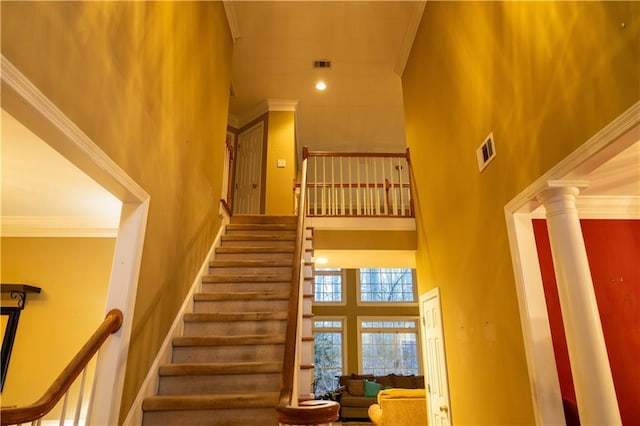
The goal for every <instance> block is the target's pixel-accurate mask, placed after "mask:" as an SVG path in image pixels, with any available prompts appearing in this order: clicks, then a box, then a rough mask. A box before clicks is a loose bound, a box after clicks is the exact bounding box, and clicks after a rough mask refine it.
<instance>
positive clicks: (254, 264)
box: [209, 259, 293, 268]
mask: <svg viewBox="0 0 640 426" xmlns="http://www.w3.org/2000/svg"><path fill="white" fill-rule="evenodd" d="M287 266H288V267H292V266H293V259H265V260H253V259H249V260H246V259H242V260H212V261H211V262H209V267H211V268H238V267H246V268H269V267H287Z"/></svg>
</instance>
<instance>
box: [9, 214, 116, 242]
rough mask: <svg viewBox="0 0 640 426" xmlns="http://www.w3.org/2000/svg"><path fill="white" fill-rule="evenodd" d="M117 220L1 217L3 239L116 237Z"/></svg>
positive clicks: (103, 218) (104, 217)
mask: <svg viewBox="0 0 640 426" xmlns="http://www.w3.org/2000/svg"><path fill="white" fill-rule="evenodd" d="M118 225H119V220H118V219H114V218H113V217H109V216H3V217H2V236H3V237H82V238H87V237H100V238H115V237H117V236H118Z"/></svg>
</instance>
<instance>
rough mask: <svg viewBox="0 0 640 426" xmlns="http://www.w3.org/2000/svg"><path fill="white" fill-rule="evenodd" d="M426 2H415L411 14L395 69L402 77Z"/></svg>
mask: <svg viewBox="0 0 640 426" xmlns="http://www.w3.org/2000/svg"><path fill="white" fill-rule="evenodd" d="M426 3H427V2H426V1H417V2H415V3H414V12H413V15H412V16H411V22H409V24H408V25H407V31H406V32H405V33H404V39H403V40H402V46H401V47H400V52H399V55H398V61H397V62H396V66H395V67H394V69H393V70H394V71H395V73H396V74H398V75H399V76H400V77H402V74H403V73H404V68H405V66H406V65H407V61H408V60H409V55H410V54H411V48H412V47H413V41H414V40H415V38H416V34H417V33H418V28H419V27H420V21H422V14H423V12H424V6H425V4H426Z"/></svg>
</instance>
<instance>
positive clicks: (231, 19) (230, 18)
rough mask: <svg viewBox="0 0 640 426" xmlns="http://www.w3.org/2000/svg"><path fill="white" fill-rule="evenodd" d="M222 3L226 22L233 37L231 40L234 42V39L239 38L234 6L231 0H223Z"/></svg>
mask: <svg viewBox="0 0 640 426" xmlns="http://www.w3.org/2000/svg"><path fill="white" fill-rule="evenodd" d="M222 5H223V6H224V13H225V15H226V16H227V23H228V24H229V31H230V32H231V37H232V38H233V42H234V43H235V42H236V40H237V39H238V38H240V26H239V25H238V17H237V14H236V7H235V5H234V4H233V1H231V0H223V1H222Z"/></svg>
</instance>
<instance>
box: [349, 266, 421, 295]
mask: <svg viewBox="0 0 640 426" xmlns="http://www.w3.org/2000/svg"><path fill="white" fill-rule="evenodd" d="M359 276H360V285H359V289H360V299H359V300H360V302H363V303H415V302H416V286H415V284H414V279H413V270H412V269H409V268H377V269H371V268H363V269H360V275H359Z"/></svg>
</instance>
